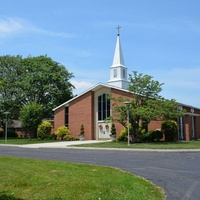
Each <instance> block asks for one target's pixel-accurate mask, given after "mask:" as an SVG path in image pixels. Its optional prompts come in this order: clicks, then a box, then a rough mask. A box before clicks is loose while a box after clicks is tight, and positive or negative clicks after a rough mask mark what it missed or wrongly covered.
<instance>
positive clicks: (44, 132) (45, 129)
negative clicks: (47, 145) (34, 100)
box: [37, 121, 53, 139]
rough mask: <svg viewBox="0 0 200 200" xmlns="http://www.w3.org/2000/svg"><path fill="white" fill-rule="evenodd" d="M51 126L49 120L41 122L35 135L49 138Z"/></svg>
mask: <svg viewBox="0 0 200 200" xmlns="http://www.w3.org/2000/svg"><path fill="white" fill-rule="evenodd" d="M52 128H53V127H52V125H51V123H50V122H47V121H45V122H42V123H41V124H40V125H39V126H38V128H37V137H38V138H40V139H49V135H50V134H51V129H52Z"/></svg>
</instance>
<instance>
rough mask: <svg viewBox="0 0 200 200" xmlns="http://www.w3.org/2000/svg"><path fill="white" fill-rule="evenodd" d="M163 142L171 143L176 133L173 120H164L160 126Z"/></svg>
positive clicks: (176, 125) (175, 124) (176, 127)
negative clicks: (163, 135) (163, 137)
mask: <svg viewBox="0 0 200 200" xmlns="http://www.w3.org/2000/svg"><path fill="white" fill-rule="evenodd" d="M161 130H162V131H163V133H164V134H165V140H166V141H169V142H172V141H173V140H174V138H175V136H176V135H177V133H178V124H177V123H176V122H175V121H174V120H165V121H164V122H163V123H162V125H161Z"/></svg>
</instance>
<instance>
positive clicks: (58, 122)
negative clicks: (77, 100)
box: [52, 106, 65, 133]
mask: <svg viewBox="0 0 200 200" xmlns="http://www.w3.org/2000/svg"><path fill="white" fill-rule="evenodd" d="M64 125H65V106H62V107H60V108H58V109H57V110H55V112H54V128H53V129H52V133H53V132H54V131H56V130H57V129H58V127H59V126H64Z"/></svg>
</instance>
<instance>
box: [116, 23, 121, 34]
mask: <svg viewBox="0 0 200 200" xmlns="http://www.w3.org/2000/svg"><path fill="white" fill-rule="evenodd" d="M120 28H121V26H119V25H118V27H117V28H116V29H118V33H117V35H120V33H119V30H120Z"/></svg>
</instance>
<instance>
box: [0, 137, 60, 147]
mask: <svg viewBox="0 0 200 200" xmlns="http://www.w3.org/2000/svg"><path fill="white" fill-rule="evenodd" d="M47 142H59V141H58V140H40V139H35V138H32V139H31V140H30V139H29V138H8V139H7V142H5V140H4V139H3V138H1V139H0V144H19V145H20V144H37V143H47Z"/></svg>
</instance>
